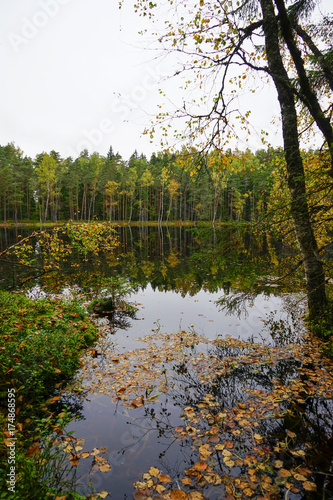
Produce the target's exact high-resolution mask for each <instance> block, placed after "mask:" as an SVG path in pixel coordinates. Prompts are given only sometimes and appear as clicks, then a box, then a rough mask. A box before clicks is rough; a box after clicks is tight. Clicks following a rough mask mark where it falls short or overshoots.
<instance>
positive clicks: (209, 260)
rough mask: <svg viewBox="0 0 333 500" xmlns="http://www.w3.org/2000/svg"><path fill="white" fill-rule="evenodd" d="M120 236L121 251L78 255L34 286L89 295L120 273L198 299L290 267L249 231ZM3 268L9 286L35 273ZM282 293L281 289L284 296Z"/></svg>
mask: <svg viewBox="0 0 333 500" xmlns="http://www.w3.org/2000/svg"><path fill="white" fill-rule="evenodd" d="M118 233H119V238H120V242H121V244H120V246H119V248H118V249H116V250H114V251H112V252H111V253H110V252H105V253H100V254H99V255H98V256H96V255H91V256H90V257H89V259H88V261H86V262H84V261H82V259H81V257H80V255H78V254H74V255H72V256H71V258H70V259H68V261H67V262H63V263H62V265H61V268H60V269H59V272H57V273H52V274H50V275H45V276H43V277H40V278H39V277H37V276H38V272H37V274H36V279H35V281H34V280H32V283H33V284H34V285H36V284H40V285H41V286H44V285H45V286H46V287H47V289H49V290H50V291H53V292H58V291H60V290H61V289H62V288H64V287H65V286H68V287H74V286H77V287H79V288H80V289H82V290H83V291H84V292H85V293H86V291H87V290H90V289H93V287H95V286H98V276H103V277H108V276H116V275H120V276H123V277H126V278H128V279H129V280H130V281H132V282H136V283H139V284H140V286H142V287H143V288H145V287H146V286H147V285H148V284H151V286H152V288H153V289H158V290H174V291H176V292H178V293H182V294H184V295H185V294H186V293H189V294H190V295H195V294H196V293H197V292H198V291H199V290H201V289H205V290H207V291H209V292H216V291H218V290H220V289H221V288H223V289H225V290H226V292H227V291H230V290H233V291H235V288H236V289H238V290H240V291H249V290H251V291H252V290H253V284H254V283H255V282H257V281H258V276H260V275H265V274H270V275H274V274H275V275H279V274H282V269H284V270H285V269H286V268H288V266H289V264H287V265H286V263H285V259H284V260H283V259H281V256H280V255H279V254H278V252H277V249H276V246H274V242H273V241H271V242H270V244H269V245H268V246H267V245H264V244H263V242H264V240H265V238H263V237H262V236H258V235H254V234H253V233H250V231H249V230H248V229H247V230H246V229H244V228H236V227H229V226H225V227H224V226H222V227H221V228H218V229H216V228H215V229H214V230H213V229H211V228H200V227H191V228H186V227H176V226H172V227H166V228H165V227H160V226H159V227H158V228H153V227H148V226H139V227H133V228H132V227H121V228H119V229H118ZM263 246H265V252H263ZM288 259H290V257H288ZM290 264H291V262H290ZM0 265H1V263H0ZM2 265H3V268H4V276H5V275H7V279H6V283H10V284H11V283H13V282H14V283H17V284H18V278H22V277H23V276H26V275H27V273H31V270H29V269H23V268H22V266H21V267H15V266H14V265H13V266H12V267H11V269H10V273H11V274H10V275H9V269H6V265H4V264H2ZM7 268H8V265H7ZM33 274H34V273H32V276H33ZM13 276H14V277H13ZM15 276H16V277H17V278H15ZM5 286H6V284H5ZM263 288H265V286H263ZM294 288H295V282H294V283H293V289H294ZM281 290H282V287H279V293H280V291H281ZM274 291H275V290H274V289H270V292H272V293H274Z"/></svg>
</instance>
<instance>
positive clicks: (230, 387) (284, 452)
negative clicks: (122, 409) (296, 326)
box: [172, 346, 333, 498]
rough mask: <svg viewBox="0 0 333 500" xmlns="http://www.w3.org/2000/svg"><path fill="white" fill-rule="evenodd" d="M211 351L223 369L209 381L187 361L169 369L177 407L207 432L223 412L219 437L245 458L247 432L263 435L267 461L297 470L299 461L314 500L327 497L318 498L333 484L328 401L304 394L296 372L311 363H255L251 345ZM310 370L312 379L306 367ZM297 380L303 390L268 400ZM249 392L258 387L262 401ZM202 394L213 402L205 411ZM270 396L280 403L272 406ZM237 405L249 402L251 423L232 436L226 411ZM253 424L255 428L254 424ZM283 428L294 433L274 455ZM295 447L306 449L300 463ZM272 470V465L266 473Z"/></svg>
mask: <svg viewBox="0 0 333 500" xmlns="http://www.w3.org/2000/svg"><path fill="white" fill-rule="evenodd" d="M212 355H214V356H217V358H218V359H219V360H220V361H221V364H222V365H223V363H224V364H225V363H226V362H227V365H228V370H227V371H226V372H225V373H224V374H223V375H216V374H214V373H212V377H211V379H209V378H207V379H205V380H203V377H202V375H200V374H199V373H198V371H197V370H196V368H195V367H193V366H192V364H191V362H190V361H185V362H184V363H180V364H177V365H175V366H174V367H173V375H172V394H173V399H174V403H175V404H176V405H177V406H179V407H180V408H182V409H183V408H185V407H192V408H194V409H195V414H196V416H197V417H198V419H199V423H197V424H196V427H197V428H198V427H200V428H201V429H202V432H203V433H205V432H206V431H208V430H209V427H211V425H212V423H215V424H217V423H218V422H219V421H221V419H219V417H218V415H219V413H220V412H221V411H224V412H225V411H226V412H227V413H228V417H227V418H226V419H225V422H223V425H221V429H220V434H221V438H222V441H224V440H230V441H232V442H233V443H234V450H235V452H236V454H237V455H238V456H240V457H243V458H244V457H245V456H246V455H248V454H251V452H252V448H253V441H252V439H251V434H253V433H254V432H255V433H258V434H259V435H261V436H265V438H264V444H265V445H266V447H267V448H266V450H267V453H268V455H270V456H271V462H273V461H274V460H275V459H276V458H279V459H281V460H282V461H283V462H284V467H285V468H287V469H291V468H294V470H297V468H298V467H301V466H302V467H304V465H305V466H307V467H308V468H310V469H311V471H312V475H313V480H314V481H315V482H316V484H317V488H318V491H317V493H316V494H318V495H319V496H318V497H316V496H315V497H313V498H326V496H323V495H325V491H326V494H329V493H331V494H332V492H333V488H332V486H333V485H332V482H329V480H330V478H331V476H332V471H333V446H332V445H333V433H332V429H333V401H332V399H323V398H321V397H320V396H310V397H309V396H308V394H307V391H306V384H307V383H310V384H312V383H313V382H312V380H309V378H308V376H307V375H300V370H301V369H302V368H304V367H305V368H306V369H307V368H310V370H312V369H314V366H313V367H312V366H310V367H308V366H307V365H306V364H305V365H303V364H302V363H301V361H299V360H296V359H294V358H293V357H286V358H285V359H279V360H277V361H275V362H274V363H273V362H268V363H267V362H266V361H264V360H263V362H262V363H261V362H260V358H258V359H259V361H258V359H257V360H255V361H254V360H253V359H251V349H250V348H248V349H247V350H244V349H239V348H237V347H225V346H223V347H221V346H217V347H216V348H214V349H213V350H212V351H211V352H210V353H209V356H208V358H209V357H210V356H212ZM188 359H189V358H188ZM309 373H310V377H311V371H310V372H309ZM313 373H315V372H313ZM298 383H302V384H304V391H302V390H300V391H298V392H296V393H295V394H294V395H293V394H292V391H291V393H290V395H289V397H286V398H285V399H283V397H281V398H279V397H278V396H279V395H278V394H275V399H274V398H273V397H272V399H271V400H270V398H269V396H270V394H271V393H274V391H275V392H276V387H290V388H292V387H293V384H296V386H297V384H298ZM251 391H253V392H255V391H261V393H262V394H265V396H264V398H263V399H262V398H261V396H260V395H259V396H256V395H252V393H251ZM207 394H209V395H211V396H212V398H211V402H212V403H214V404H211V405H210V404H208V403H207V411H206V412H205V413H203V412H202V410H200V408H202V406H203V404H202V403H203V402H205V401H206V402H207ZM266 395H267V396H266ZM302 397H303V399H301V398H302ZM275 400H277V401H278V402H279V405H277V404H275V405H274V401H275ZM265 402H266V403H267V408H265ZM215 403H217V404H216V405H215ZM239 404H244V405H246V407H249V406H251V405H252V407H253V408H255V410H254V412H253V419H252V421H251V420H250V419H249V420H250V423H249V428H246V427H245V430H243V432H242V435H241V437H240V438H237V437H235V435H234V434H233V433H232V430H233V429H234V425H233V421H232V418H230V415H235V414H236V415H237V411H238V410H237V408H238V407H239ZM244 407H245V406H244ZM235 412H236V413H235ZM209 417H210V419H209ZM254 423H255V425H256V427H253V424H254ZM220 424H221V422H220ZM250 427H251V428H250ZM287 430H291V431H293V432H294V433H295V437H294V438H293V439H289V441H288V445H287V446H286V447H285V448H283V447H282V448H281V447H280V451H279V452H278V453H275V454H274V453H273V450H274V449H275V450H277V449H278V448H276V447H278V446H279V444H278V443H287V440H288V438H287V437H286V436H287ZM246 435H247V436H248V438H246ZM298 449H301V450H305V451H306V458H305V464H304V460H303V458H301V457H297V456H294V455H293V454H292V452H291V451H292V450H298ZM290 450H291V451H290ZM267 453H266V455H267ZM267 465H269V463H268V464H267ZM222 466H223V464H222ZM215 469H216V472H219V470H220V469H221V464H220V463H219V462H216V463H215ZM240 469H241V473H242V474H245V473H246V467H243V466H241V467H240ZM224 472H225V471H224ZM273 472H274V471H273V469H271V470H270V473H271V474H273ZM275 474H276V471H275ZM326 474H327V476H326ZM325 488H326V490H325ZM324 490H325V491H324ZM306 498H308V497H306ZM309 498H312V497H311V496H309Z"/></svg>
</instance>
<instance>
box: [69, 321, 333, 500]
mask: <svg viewBox="0 0 333 500" xmlns="http://www.w3.org/2000/svg"><path fill="white" fill-rule="evenodd" d="M135 340H137V341H139V342H140V343H141V344H142V343H143V344H144V345H145V347H140V348H137V349H133V350H128V351H125V352H122V353H118V352H117V351H116V346H115V345H108V347H107V348H104V349H102V351H103V355H100V356H97V358H96V357H95V356H90V355H89V353H88V355H86V356H85V357H84V359H82V363H81V366H82V373H81V375H82V376H83V382H82V381H80V391H82V390H83V391H85V392H86V394H88V393H89V392H91V393H103V394H106V395H108V396H110V397H111V398H112V400H113V401H114V402H118V403H120V404H122V405H123V406H125V407H126V408H127V409H129V410H133V411H135V409H137V408H140V407H142V406H147V405H150V404H153V403H154V402H155V401H156V400H157V399H158V398H159V397H160V396H161V395H164V394H170V395H172V396H173V397H174V398H178V399H177V403H179V402H182V403H183V405H182V406H181V407H182V408H183V410H182V413H181V415H180V416H181V418H182V419H183V422H184V424H183V425H181V426H179V425H178V426H176V427H175V428H174V434H173V439H174V440H178V441H182V442H184V443H187V444H188V445H189V446H190V447H191V449H194V450H196V455H197V461H196V462H195V463H191V464H189V467H188V468H187V469H185V470H184V471H183V477H179V475H178V477H177V478H176V477H172V476H171V475H169V474H168V473H167V471H162V470H160V469H159V468H158V467H156V466H155V464H152V465H151V467H150V468H149V470H148V471H147V472H145V473H144V474H143V476H142V478H141V479H140V478H138V480H137V481H135V482H134V483H133V486H134V490H135V491H134V493H133V498H134V499H136V500H144V499H153V498H162V499H167V500H169V499H171V500H177V499H187V500H200V499H205V498H209V497H206V496H205V494H206V493H207V491H208V489H207V488H208V487H209V488H212V487H213V488H215V489H216V492H217V495H220V497H221V498H226V499H227V500H228V499H233V498H258V499H273V500H274V499H278V498H281V497H285V498H289V496H288V495H289V494H293V495H294V497H293V498H308V497H307V496H306V495H308V494H309V495H310V496H309V498H312V497H311V494H314V495H316V494H317V493H316V492H317V482H316V477H318V471H317V470H316V463H315V458H314V457H315V456H316V453H317V450H315V449H314V446H313V444H312V440H311V429H310V430H309V436H305V437H304V426H303V427H302V426H301V420H302V419H304V418H307V405H310V406H311V404H313V402H316V403H317V404H318V403H323V408H324V406H325V405H326V404H327V403H330V402H332V396H333V375H332V374H333V371H332V364H333V363H332V361H331V360H328V359H325V358H323V357H322V354H321V349H320V342H319V341H318V340H317V339H314V338H312V337H311V336H310V335H309V334H307V335H306V338H305V339H304V343H302V344H298V345H293V344H291V345H286V346H284V347H270V346H267V345H262V344H257V343H253V342H245V341H241V340H239V339H234V338H231V337H228V336H227V337H225V338H217V339H216V340H210V339H207V338H206V337H205V336H203V335H198V334H197V333H195V332H194V331H185V330H181V331H179V332H178V333H176V334H172V333H163V332H160V331H156V330H155V331H154V333H153V335H146V336H144V337H143V338H138V339H135ZM96 349H97V351H98V350H99V349H98V347H97V348H96ZM180 368H181V369H180ZM179 374H181V375H179ZM186 384H187V386H190V385H191V384H192V385H193V386H194V387H195V388H196V392H195V391H194V392H195V394H194V396H192V398H186V396H185V392H186V391H184V388H185V386H186ZM232 384H233V385H234V388H235V391H234V394H233V396H234V397H233V398H232V397H229V398H223V392H224V391H225V387H227V388H228V387H229V385H232ZM74 390H75V386H74ZM329 410H330V409H328V410H327V411H328V417H327V418H331V419H332V413H330V411H329ZM308 426H309V428H310V427H311V423H310V424H309V423H308ZM298 431H299V432H298ZM298 434H300V435H298ZM307 438H309V439H307ZM61 445H62V444H61ZM83 445H84V440H83V441H82V439H81V440H80V439H79V440H77V441H75V440H74V439H73V442H71V443H68V442H66V444H65V445H62V446H63V447H64V448H65V451H67V452H68V453H69V458H70V460H71V463H72V464H73V465H77V463H78V461H79V460H80V459H86V458H88V457H89V456H90V457H92V458H93V462H92V472H94V470H95V471H97V470H100V471H101V472H105V473H107V472H109V471H110V469H111V466H110V464H108V462H107V460H106V459H104V458H103V457H102V456H101V454H102V453H103V452H105V451H106V448H101V449H94V450H91V451H82V449H83ZM325 472H328V473H329V470H323V471H321V472H319V474H324V473H325ZM316 474H317V475H316ZM330 487H331V485H330ZM209 491H211V490H209ZM304 495H305V496H304ZM313 498H315V496H314V497H313Z"/></svg>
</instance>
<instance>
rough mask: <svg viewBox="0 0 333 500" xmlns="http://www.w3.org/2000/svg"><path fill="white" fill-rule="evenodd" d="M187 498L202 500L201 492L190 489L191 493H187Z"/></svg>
mask: <svg viewBox="0 0 333 500" xmlns="http://www.w3.org/2000/svg"><path fill="white" fill-rule="evenodd" d="M188 498H189V500H204V497H203V494H202V493H200V492H199V491H191V493H189V494H188Z"/></svg>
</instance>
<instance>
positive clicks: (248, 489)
mask: <svg viewBox="0 0 333 500" xmlns="http://www.w3.org/2000/svg"><path fill="white" fill-rule="evenodd" d="M243 493H244V495H246V496H247V497H252V496H253V495H254V491H253V490H251V488H245V489H244V490H243Z"/></svg>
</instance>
